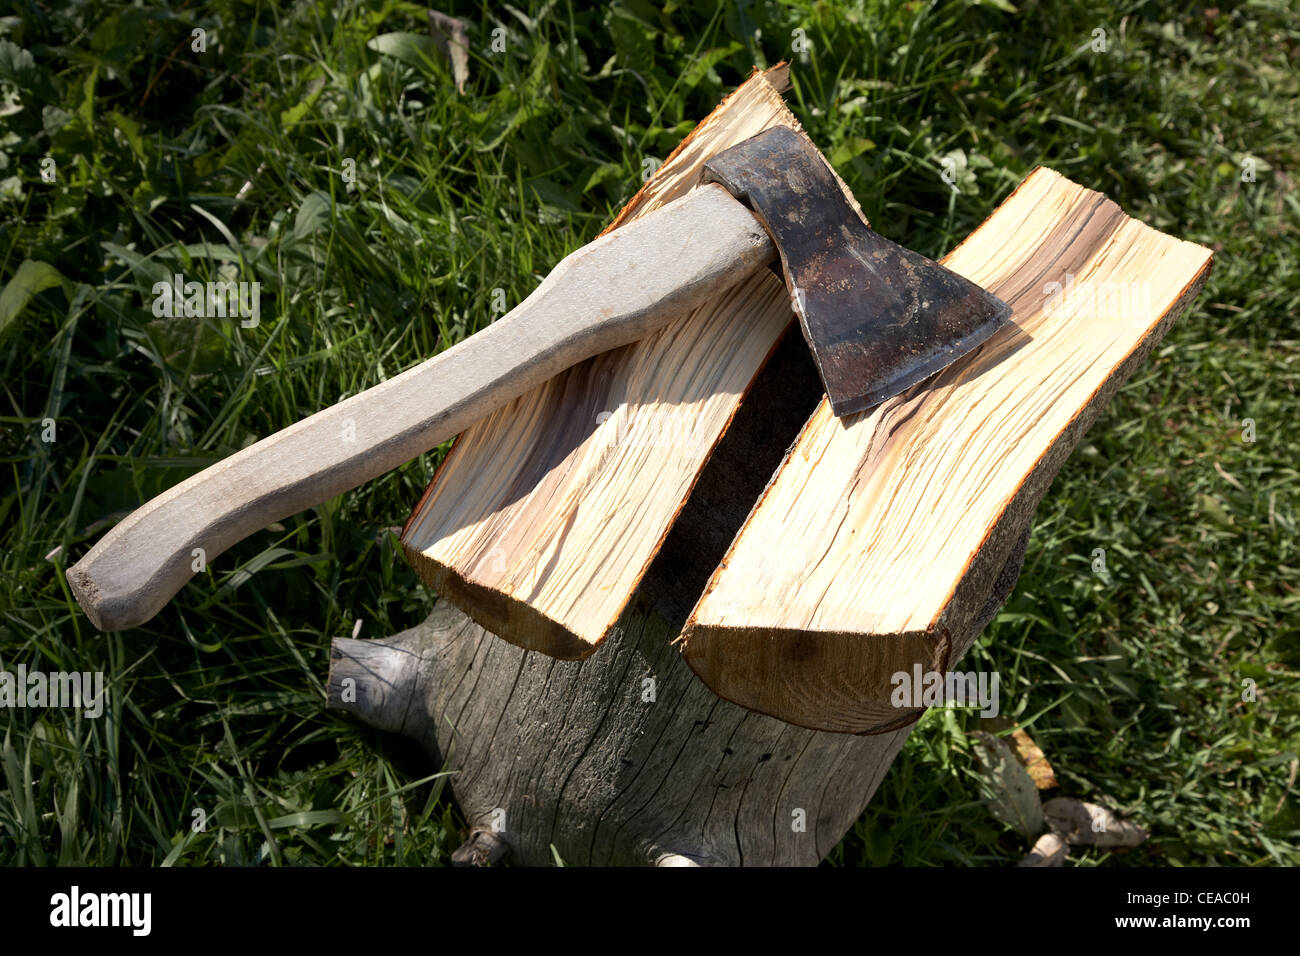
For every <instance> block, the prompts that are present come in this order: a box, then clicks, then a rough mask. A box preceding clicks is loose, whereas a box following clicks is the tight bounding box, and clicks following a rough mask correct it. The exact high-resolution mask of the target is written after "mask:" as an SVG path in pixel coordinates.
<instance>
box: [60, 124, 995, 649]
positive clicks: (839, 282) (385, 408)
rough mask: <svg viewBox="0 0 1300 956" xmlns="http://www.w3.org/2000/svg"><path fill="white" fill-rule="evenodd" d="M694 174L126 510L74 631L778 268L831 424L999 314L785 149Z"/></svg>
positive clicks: (757, 152) (801, 150) (951, 353)
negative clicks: (504, 301) (482, 321)
mask: <svg viewBox="0 0 1300 956" xmlns="http://www.w3.org/2000/svg"><path fill="white" fill-rule="evenodd" d="M704 170H705V171H704V183H703V185H702V186H701V187H700V188H699V189H696V190H694V191H693V192H691V193H690V194H689V195H687V196H685V197H683V198H681V199H678V200H675V201H673V202H671V203H668V204H667V205H666V206H664V207H663V208H662V209H659V210H657V211H655V212H654V213H651V214H649V215H647V216H645V217H643V218H641V219H638V220H636V221H634V222H631V223H629V224H627V225H626V226H623V227H622V228H620V229H617V230H615V231H614V232H611V233H609V234H607V235H605V236H602V237H600V238H598V239H596V240H595V241H594V242H591V243H589V244H588V245H586V246H583V247H582V248H581V249H579V250H577V251H576V252H574V253H572V254H570V255H569V256H567V257H566V258H565V259H564V260H562V261H561V262H560V264H559V265H557V266H556V267H555V269H554V270H553V271H552V272H551V274H550V275H548V276H547V277H546V278H545V279H544V280H542V283H541V284H540V285H539V286H538V287H537V288H536V289H535V290H534V291H533V293H532V295H530V296H528V298H526V299H525V300H524V301H523V302H522V303H520V304H519V306H518V307H516V308H515V309H513V310H512V311H510V312H509V313H507V314H506V315H504V316H502V317H501V318H500V319H498V320H497V321H496V322H494V323H492V324H491V325H489V326H488V327H487V328H485V329H483V330H482V331H481V332H478V333H476V334H475V335H472V336H470V337H469V338H467V339H465V340H463V341H461V342H460V343H458V344H456V345H454V346H452V347H451V348H448V349H446V350H444V351H443V352H440V353H439V354H438V355H436V356H435V357H434V358H431V359H429V360H428V361H427V362H424V363H422V364H421V365H417V366H416V367H415V368H412V369H410V370H408V371H406V372H403V373H402V374H401V375H398V376H396V377H394V378H391V379H389V380H388V381H386V382H384V383H382V384H380V385H376V386H375V387H374V388H371V389H368V390H367V391H365V392H362V393H361V394H359V395H355V396H353V397H352V398H349V399H347V400H345V401H342V402H340V403H338V404H337V405H334V406H332V407H331V408H327V409H325V410H324V411H321V412H318V413H316V414H315V415H312V416H311V417H309V418H306V419H304V420H302V421H300V422H298V423H297V424H295V425H291V426H290V427H288V428H286V429H284V430H283V431H280V432H277V433H276V434H274V435H271V436H269V437H267V438H264V439H262V440H261V441H259V442H257V443H256V444H253V445H250V446H249V447H247V448H245V449H243V450H242V451H239V452H236V453H235V454H233V455H231V456H230V457H228V458H226V459H224V460H222V461H220V462H218V463H217V464H215V465H212V466H211V467H209V468H207V469H205V470H203V471H201V472H199V473H198V474H196V475H193V476H192V477H190V478H188V479H186V480H185V481H183V482H181V483H180V484H178V485H176V486H175V487H173V488H171V489H170V490H168V491H166V492H164V493H163V494H161V495H159V496H157V497H156V498H154V499H152V500H151V501H149V502H147V503H145V504H144V505H142V506H141V507H140V508H138V509H136V510H135V511H134V512H132V513H131V514H130V515H128V516H127V517H126V518H124V519H123V520H122V521H121V522H119V523H118V524H117V525H116V526H115V527H114V528H113V529H112V530H111V531H109V532H108V533H107V534H105V535H104V537H103V538H101V539H100V540H99V541H98V542H97V543H96V544H95V546H94V547H93V548H91V549H90V550H89V551H88V552H87V553H86V555H85V557H83V558H82V559H81V560H80V561H78V562H77V563H76V564H75V565H73V566H72V567H71V568H69V569H68V572H67V576H68V583H69V585H70V586H71V588H72V593H73V594H74V595H75V596H76V599H77V602H78V603H79V604H80V605H81V607H82V609H83V610H84V611H85V612H86V616H87V617H89V618H90V620H91V622H92V623H93V624H94V625H95V626H96V627H97V628H99V629H100V630H104V631H118V630H123V629H125V628H129V627H135V626H137V625H140V624H143V623H144V622H146V621H148V620H149V619H150V618H151V617H153V616H154V615H155V614H156V613H157V612H158V611H159V610H160V609H161V608H162V607H163V605H165V604H166V603H167V602H168V601H169V600H171V598H172V596H173V595H175V594H176V592H177V591H179V590H180V589H181V587H183V586H184V584H185V582H186V581H188V580H189V579H190V578H191V577H192V576H193V574H194V571H193V562H194V553H195V549H200V548H201V549H202V553H203V554H204V555H205V557H206V559H207V560H211V559H212V558H215V557H216V556H217V555H219V554H220V553H221V552H223V551H225V550H226V549H227V548H229V547H231V546H232V545H234V544H235V543H237V542H239V541H241V540H243V539H244V538H246V537H248V536H249V535H250V534H253V533H254V532H256V531H259V530H261V529H262V528H265V527H266V526H267V525H269V524H271V523H273V522H275V521H280V520H282V519H284V518H287V517H288V516H289V515H292V514H296V513H297V512H299V511H303V510H305V509H307V508H310V507H312V506H313V505H317V504H320V503H321V502H324V501H327V500H329V499H330V498H333V497H334V496H336V495H340V494H342V493H343V492H345V491H348V490H350V489H352V488H355V487H357V486H358V485H360V484H363V483H364V482H366V481H369V480H371V479H372V478H375V477H378V476H379V475H381V474H383V473H384V472H386V471H389V470H391V469H393V468H396V467H398V466H399V465H402V464H404V463H405V462H408V461H410V460H411V459H412V458H415V457H416V456H417V455H420V454H422V453H424V452H426V451H429V450H430V449H432V448H434V447H436V446H437V445H438V444H440V443H441V442H444V441H446V440H447V439H449V438H452V437H454V436H455V435H458V434H459V433H460V432H462V431H464V430H465V429H466V428H467V427H469V426H470V425H471V424H473V423H474V422H475V421H477V420H479V419H481V418H483V417H485V416H487V415H488V414H490V413H491V412H493V411H495V410H496V409H498V408H500V407H501V406H503V405H505V404H507V403H508V402H510V401H511V400H513V399H515V398H517V397H518V396H520V395H522V394H524V393H525V392H527V391H529V390H531V389H533V388H535V387H537V386H539V385H541V384H542V383H543V382H545V381H546V380H547V379H549V378H551V377H552V376H554V375H557V374H559V373H560V372H562V371H564V370H565V369H567V368H569V367H571V366H573V365H575V364H577V363H578V362H581V361H583V360H584V359H587V358H590V357H592V356H594V355H596V354H598V353H600V352H604V351H607V350H609V349H614V348H618V347H620V346H623V345H628V344H630V343H632V342H635V341H637V340H638V339H642V338H644V337H646V336H647V335H649V334H651V333H652V332H654V331H656V330H657V329H659V328H662V327H663V326H664V325H665V324H667V323H668V322H669V321H670V320H671V319H672V318H674V317H677V316H681V315H683V314H685V313H687V312H689V311H690V310H691V309H694V308H696V307H697V306H699V305H701V304H703V303H704V302H705V301H706V300H708V299H709V298H710V297H712V296H714V295H716V294H718V293H719V292H721V291H723V290H725V289H727V288H729V287H731V286H733V285H735V284H737V283H739V282H741V281H743V280H745V279H747V278H749V277H750V276H752V275H753V274H755V273H756V272H758V271H759V270H760V269H763V268H765V267H767V266H769V265H772V264H773V263H774V262H775V261H776V260H777V258H778V257H779V259H780V263H781V270H782V272H783V273H784V276H785V282H786V286H787V288H788V290H789V292H790V299H791V302H792V304H793V307H794V311H795V314H796V315H797V316H798V317H799V324H800V325H801V326H802V328H803V332H804V336H805V338H806V339H807V341H808V346H809V348H810V349H811V352H812V357H813V361H814V362H815V364H816V367H817V371H818V373H819V374H820V375H821V380H822V384H823V385H824V386H825V388H826V394H827V397H828V398H829V399H830V403H831V408H832V410H833V411H834V412H835V414H836V415H839V416H844V415H849V414H852V413H853V412H858V411H862V410H864V409H867V408H870V407H871V406H873V405H875V404H877V403H879V402H882V401H884V400H885V399H887V398H889V397H891V396H893V395H896V394H898V393H899V392H901V391H903V390H904V389H906V388H908V387H909V386H911V385H914V384H916V383H918V382H920V381H922V380H924V379H926V378H928V377H929V376H931V375H933V374H934V373H935V372H937V371H939V370H940V369H942V368H944V367H945V366H946V365H948V364H949V363H951V362H952V361H954V360H955V359H957V358H959V357H961V356H962V355H965V354H966V353H967V352H969V351H970V350H972V349H973V348H975V347H976V346H978V345H979V344H980V343H982V342H984V341H985V340H986V339H987V338H988V337H989V336H991V335H992V334H993V333H994V332H995V331H996V330H997V329H998V328H999V327H1000V326H1001V325H1002V323H1004V322H1005V321H1006V320H1007V318H1008V317H1009V316H1010V314H1011V309H1010V308H1009V307H1008V306H1007V305H1006V303H1004V302H1002V301H1001V300H1000V299H998V298H996V297H994V296H992V295H991V294H989V293H988V292H986V291H985V290H984V289H981V288H980V287H979V286H978V285H975V284H974V283H972V282H970V281H968V280H967V279H964V278H962V277H961V276H959V275H957V274H956V273H953V272H950V271H949V270H947V269H945V268H943V267H942V266H940V265H939V264H938V263H936V262H933V261H931V260H929V259H927V258H925V257H924V256H921V255H919V254H917V253H915V252H912V251H910V250H908V249H904V248H903V247H901V246H899V245H896V244H895V243H893V242H890V241H889V240H887V239H884V238H883V237H881V236H879V235H877V234H876V233H875V232H873V231H872V230H871V229H869V228H868V227H867V225H866V223H864V222H863V220H862V217H861V216H860V215H859V214H858V213H857V211H856V210H855V209H854V208H853V206H852V205H851V204H850V203H849V201H848V199H847V197H846V196H845V195H844V193H843V191H842V190H841V188H840V185H839V183H838V181H837V180H836V179H835V177H834V174H833V173H832V172H831V169H830V166H829V165H828V164H827V162H826V161H825V159H823V158H822V155H821V153H820V152H818V150H817V148H816V146H814V145H813V143H812V142H811V141H810V140H809V139H808V137H807V136H806V135H804V134H803V133H801V132H797V131H795V130H792V129H789V128H788V127H785V126H777V127H773V128H771V129H768V130H765V131H764V132H762V133H759V134H758V135H757V136H754V137H752V138H751V139H748V140H746V141H745V142H743V143H740V144H739V145H737V146H734V147H732V148H730V149H727V150H724V151H723V152H721V153H718V154H717V155H716V156H714V157H713V158H712V159H711V160H709V161H708V162H707V163H706V164H705V167H704ZM347 439H350V440H347Z"/></svg>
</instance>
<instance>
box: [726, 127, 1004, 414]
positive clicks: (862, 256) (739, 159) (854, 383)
mask: <svg viewBox="0 0 1300 956" xmlns="http://www.w3.org/2000/svg"><path fill="white" fill-rule="evenodd" d="M704 181H705V182H717V183H720V184H722V185H723V186H724V187H726V188H727V189H728V190H729V191H730V192H731V194H732V195H733V196H735V197H736V198H737V199H739V200H740V201H741V202H743V203H745V204H746V205H747V206H748V207H749V208H750V210H751V211H752V212H753V213H754V215H755V216H756V217H757V218H758V220H759V221H760V222H761V223H762V224H763V226H764V227H765V228H766V229H767V231H768V233H769V234H770V235H771V237H772V241H773V243H774V244H775V245H776V248H777V250H778V252H779V253H780V256H781V267H782V269H783V271H784V272H785V282H786V286H787V288H788V289H789V290H790V299H791V301H792V302H793V304H794V311H795V314H796V315H798V316H799V323H800V325H801V326H802V327H803V332H804V337H805V338H807V340H808V345H809V347H810V348H811V349H812V356H813V361H814V362H815V363H816V365H817V371H818V373H819V374H820V375H821V379H822V384H823V385H824V386H825V387H826V395H827V397H828V398H829V399H830V403H831V409H832V410H833V411H834V412H835V414H836V415H841V416H842V415H848V414H850V413H852V412H857V411H862V410H863V409H865V408H870V407H871V406H873V405H876V404H879V403H880V402H882V401H884V400H885V399H887V398H889V397H891V396H893V395H897V394H898V393H899V392H901V391H903V390H904V389H906V388H908V387H909V386H911V385H914V384H916V383H917V382H920V381H922V380H923V379H926V378H929V377H930V376H931V375H933V374H934V373H935V372H938V371H939V370H940V369H942V368H944V367H945V366H947V365H948V364H950V363H951V362H953V361H954V360H956V359H958V358H960V357H961V356H963V355H965V354H966V353H967V352H969V351H971V350H972V349H974V348H975V347H976V346H978V345H979V344H980V343H982V342H983V341H985V340H986V339H987V338H988V337H989V336H991V335H992V334H993V333H994V332H995V331H997V329H998V328H999V327H1000V326H1001V325H1002V323H1004V322H1005V321H1006V320H1007V318H1008V317H1009V316H1010V315H1011V308H1010V306H1008V305H1007V304H1006V303H1005V302H1003V301H1002V300H1001V299H999V298H997V297H996V296H993V295H991V294H990V293H988V292H986V291H985V290H984V289H981V288H980V287H979V286H978V285H976V284H975V283H973V282H971V281H970V280H969V279H965V278H963V277H962V276H959V275H957V274H956V273H955V272H951V271H949V270H948V269H945V268H944V267H943V266H941V265H939V263H937V262H934V261H932V260H930V259H927V258H926V257H925V256H923V255H920V254H919V253H915V252H912V251H911V250H910V249H904V248H903V247H902V246H900V245H898V244H897V243H893V242H890V241H889V240H888V239H885V238H884V237H882V236H880V235H878V234H877V233H875V232H874V231H872V230H871V229H870V228H868V226H867V224H866V223H865V222H863V220H862V217H861V215H859V213H858V211H857V210H856V209H854V208H853V206H852V205H851V204H850V203H849V201H848V199H847V197H846V196H845V195H844V192H843V190H842V189H841V188H840V184H839V182H838V181H837V180H836V179H835V176H834V174H833V173H832V172H831V169H830V166H829V165H827V163H826V161H825V160H824V159H823V158H822V156H821V153H819V152H818V150H817V147H816V146H814V145H813V143H812V142H811V141H810V140H809V139H808V137H807V136H805V135H804V134H803V133H800V132H797V131H795V130H792V129H790V128H788V127H785V126H775V127H772V128H771V129H768V130H764V131H763V132H762V133H759V134H758V135H757V136H754V137H751V138H750V139H747V140H745V142H743V143H740V144H738V145H736V146H733V147H731V148H730V149H727V150H724V151H723V152H721V153H719V154H718V155H716V156H714V157H713V158H712V159H710V160H709V161H708V162H707V163H705V165H704Z"/></svg>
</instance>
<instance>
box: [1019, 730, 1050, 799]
mask: <svg viewBox="0 0 1300 956" xmlns="http://www.w3.org/2000/svg"><path fill="white" fill-rule="evenodd" d="M1011 743H1012V744H1013V745H1014V746H1015V748H1016V756H1017V757H1019V758H1020V762H1021V764H1023V765H1024V768H1025V770H1027V771H1028V772H1029V776H1030V779H1032V780H1033V781H1034V786H1035V787H1037V788H1038V789H1039V790H1054V789H1056V787H1057V786H1059V784H1057V782H1056V774H1055V773H1054V772H1053V771H1052V765H1051V764H1050V763H1048V762H1047V756H1046V755H1045V754H1044V753H1043V751H1042V750H1041V749H1039V747H1038V744H1036V743H1034V739H1033V738H1032V737H1030V736H1029V734H1027V733H1025V731H1024V730H1020V729H1017V730H1015V731H1013V732H1012V734H1011Z"/></svg>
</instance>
